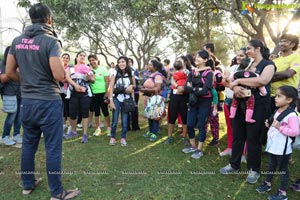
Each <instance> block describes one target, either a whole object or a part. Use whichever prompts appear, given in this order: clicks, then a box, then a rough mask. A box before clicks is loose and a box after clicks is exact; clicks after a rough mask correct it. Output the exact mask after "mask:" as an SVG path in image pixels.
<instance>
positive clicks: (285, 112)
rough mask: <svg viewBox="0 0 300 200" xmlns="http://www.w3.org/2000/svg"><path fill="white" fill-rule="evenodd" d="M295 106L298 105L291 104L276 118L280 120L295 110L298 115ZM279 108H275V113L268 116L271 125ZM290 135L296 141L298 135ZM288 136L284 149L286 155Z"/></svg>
mask: <svg viewBox="0 0 300 200" xmlns="http://www.w3.org/2000/svg"><path fill="white" fill-rule="evenodd" d="M295 107H296V106H290V107H288V108H287V109H286V110H284V111H283V112H282V113H280V114H279V115H278V116H277V118H276V120H277V121H279V122H280V121H281V120H283V119H284V118H285V117H286V116H288V115H289V114H290V113H292V112H295V113H296V115H297V116H298V114H297V112H296V111H295ZM277 110H278V109H277ZM277 110H275V111H274V113H273V114H272V115H271V116H270V117H269V118H268V123H269V125H270V124H272V123H273V121H274V115H275V113H276V112H277ZM288 137H289V138H291V140H292V143H294V142H295V139H296V137H293V136H288ZM288 137H286V142H285V147H284V151H283V154H284V155H285V152H286V148H287V143H288Z"/></svg>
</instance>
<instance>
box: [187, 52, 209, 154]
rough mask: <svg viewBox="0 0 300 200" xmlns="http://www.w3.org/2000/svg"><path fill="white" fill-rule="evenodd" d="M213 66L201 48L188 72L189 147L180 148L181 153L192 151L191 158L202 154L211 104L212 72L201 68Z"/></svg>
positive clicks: (206, 53)
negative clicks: (197, 131) (190, 70)
mask: <svg viewBox="0 0 300 200" xmlns="http://www.w3.org/2000/svg"><path fill="white" fill-rule="evenodd" d="M207 66H209V67H214V63H213V61H212V60H211V59H210V57H209V54H208V52H207V51H205V50H202V51H199V52H198V53H197V56H196V67H197V68H196V69H194V70H192V72H191V73H190V74H189V76H188V79H187V82H186V85H185V86H184V91H185V92H188V93H189V94H190V97H189V106H188V113H187V128H188V135H189V138H190V144H191V146H190V147H187V148H184V149H182V152H183V153H192V152H193V155H192V158H194V159H199V158H200V157H202V156H203V152H202V150H203V143H204V141H205V139H206V128H205V127H206V124H207V121H208V117H209V114H210V109H211V104H212V94H211V88H212V84H213V72H212V71H211V70H210V69H207V70H203V68H206V67H207ZM196 125H197V127H198V129H199V139H198V140H199V143H198V147H197V146H196V139H195V126H196Z"/></svg>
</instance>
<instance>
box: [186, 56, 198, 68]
mask: <svg viewBox="0 0 300 200" xmlns="http://www.w3.org/2000/svg"><path fill="white" fill-rule="evenodd" d="M186 57H187V59H189V61H190V63H191V66H194V67H196V63H195V59H194V56H193V55H192V54H187V55H186Z"/></svg>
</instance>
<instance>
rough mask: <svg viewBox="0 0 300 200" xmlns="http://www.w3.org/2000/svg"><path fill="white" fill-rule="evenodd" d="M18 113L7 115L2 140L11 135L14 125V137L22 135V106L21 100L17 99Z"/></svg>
mask: <svg viewBox="0 0 300 200" xmlns="http://www.w3.org/2000/svg"><path fill="white" fill-rule="evenodd" d="M17 103H18V106H17V112H15V113H7V116H6V119H5V122H4V126H3V134H2V138H4V137H6V136H9V135H10V130H11V127H12V125H13V124H14V134H13V136H16V135H19V134H20V129H21V113H20V105H21V98H17Z"/></svg>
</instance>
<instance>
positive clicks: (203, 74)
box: [191, 69, 212, 98]
mask: <svg viewBox="0 0 300 200" xmlns="http://www.w3.org/2000/svg"><path fill="white" fill-rule="evenodd" d="M209 72H212V70H210V69H209V70H205V71H204V72H203V73H202V74H201V76H200V79H201V82H202V84H203V85H204V84H205V82H206V77H207V74H208V73H209ZM194 75H195V71H192V80H191V82H193V78H194ZM202 97H204V98H209V97H212V93H211V90H209V91H208V94H207V95H204V96H202Z"/></svg>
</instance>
